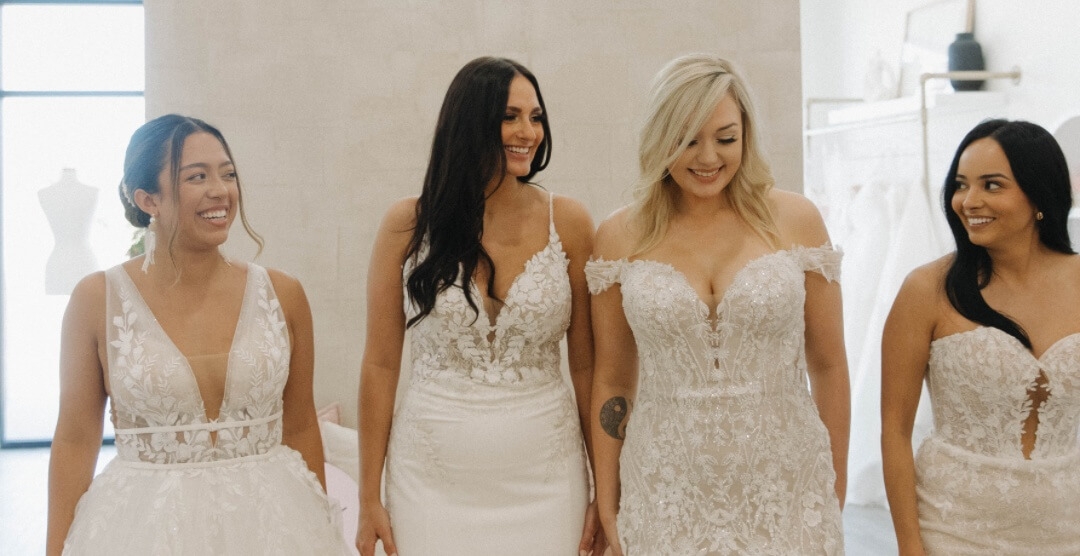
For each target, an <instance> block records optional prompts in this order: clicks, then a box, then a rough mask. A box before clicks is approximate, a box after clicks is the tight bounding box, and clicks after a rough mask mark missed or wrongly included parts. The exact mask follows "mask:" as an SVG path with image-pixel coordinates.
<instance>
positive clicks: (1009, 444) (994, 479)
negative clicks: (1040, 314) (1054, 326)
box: [915, 327, 1080, 556]
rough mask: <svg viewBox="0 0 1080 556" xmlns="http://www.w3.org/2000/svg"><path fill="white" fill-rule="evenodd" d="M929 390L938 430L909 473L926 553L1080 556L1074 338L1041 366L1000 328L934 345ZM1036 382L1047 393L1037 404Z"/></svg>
mask: <svg viewBox="0 0 1080 556" xmlns="http://www.w3.org/2000/svg"><path fill="white" fill-rule="evenodd" d="M1040 376H1041V377H1042V378H1041V379H1040ZM926 382H927V386H928V389H929V392H930V405H931V407H932V409H933V413H934V430H933V433H932V434H931V435H930V437H929V438H927V439H926V440H925V441H924V442H923V444H922V446H921V447H920V448H919V451H918V454H917V455H916V458H915V474H916V493H917V494H918V500H919V525H920V528H921V530H922V539H923V545H924V546H925V547H926V549H927V553H928V554H950V555H951V554H994V555H998V554H1015V555H1020V554H1038V555H1039V556H1050V555H1066V554H1068V555H1076V554H1080V445H1078V442H1077V435H1078V434H1080V334H1073V335H1071V336H1066V337H1065V338H1062V339H1060V340H1058V342H1057V343H1055V344H1054V345H1052V346H1050V347H1049V348H1047V350H1046V351H1045V352H1043V354H1042V355H1041V356H1040V357H1039V358H1036V357H1035V356H1034V355H1033V354H1032V353H1031V352H1030V351H1028V350H1027V349H1026V348H1024V346H1023V344H1021V343H1020V342H1019V341H1018V340H1016V338H1013V337H1012V336H1010V335H1008V334H1007V333H1005V332H1003V331H1001V330H999V329H997V328H990V327H980V328H976V329H974V330H970V331H967V332H961V333H958V334H953V335H950V336H945V337H942V338H938V339H937V340H934V342H933V343H932V344H931V345H930V361H929V365H928V370H927V375H926ZM1039 383H1042V386H1041V387H1040V388H1041V389H1044V390H1045V394H1047V395H1045V396H1033V393H1034V392H1036V391H1037V385H1038V384H1039ZM1043 398H1045V399H1043ZM1036 399H1039V400H1040V401H1039V403H1038V404H1037V405H1036V404H1035V403H1034V401H1035V400H1036ZM1032 413H1035V414H1036V415H1037V417H1038V423H1037V425H1036V428H1035V430H1034V432H1035V444H1034V448H1033V449H1032V451H1031V453H1030V454H1029V456H1030V459H1025V457H1024V453H1023V448H1022V444H1021V439H1022V437H1023V434H1024V428H1023V427H1024V423H1025V422H1027V421H1028V417H1029V415H1031V414H1032Z"/></svg>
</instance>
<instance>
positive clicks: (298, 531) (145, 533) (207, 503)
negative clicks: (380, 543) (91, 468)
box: [64, 446, 347, 556]
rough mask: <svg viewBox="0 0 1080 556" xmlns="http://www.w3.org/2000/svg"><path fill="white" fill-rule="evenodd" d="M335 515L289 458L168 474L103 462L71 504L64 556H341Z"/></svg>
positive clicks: (186, 467) (279, 454) (165, 469)
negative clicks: (105, 464) (97, 472)
mask: <svg viewBox="0 0 1080 556" xmlns="http://www.w3.org/2000/svg"><path fill="white" fill-rule="evenodd" d="M346 550H347V547H346V545H345V544H344V539H343V538H342V536H341V525H340V510H339V509H338V508H337V507H336V506H335V505H333V504H331V502H330V501H329V500H328V499H327V497H326V494H325V493H324V492H323V490H322V487H321V486H320V485H319V482H318V479H317V478H316V477H315V474H313V473H312V472H311V471H310V470H309V469H308V467H307V465H306V464H305V463H304V460H303V458H302V457H301V456H300V454H299V453H298V452H296V451H295V450H293V449H291V448H288V447H285V446H278V447H276V448H274V449H272V450H271V451H269V452H268V453H266V454H264V455H261V456H255V457H253V458H241V459H239V460H228V461H222V462H213V463H208V464H183V465H176V466H172V465H169V466H166V465H154V464H146V463H142V462H128V461H124V460H121V459H119V458H117V459H114V460H112V461H111V462H109V464H108V465H107V466H106V467H105V469H104V470H103V471H102V472H101V474H100V475H98V476H97V477H95V478H94V481H93V482H92V483H91V484H90V488H89V489H88V490H87V492H86V493H85V494H84V495H83V497H82V498H81V499H80V500H79V503H78V505H77V506H76V509H75V519H74V521H73V522H72V524H71V529H70V530H69V532H68V537H67V540H66V542H65V543H64V554H65V555H69V554H70V555H83V554H101V555H106V554H107V555H118V554H139V555H199V556H204V555H210V554H215V555H229V556H233V555H248V554H250V555H260V556H261V555H268V554H281V555H296V554H318V555H322V554H326V555H336V554H345V553H346Z"/></svg>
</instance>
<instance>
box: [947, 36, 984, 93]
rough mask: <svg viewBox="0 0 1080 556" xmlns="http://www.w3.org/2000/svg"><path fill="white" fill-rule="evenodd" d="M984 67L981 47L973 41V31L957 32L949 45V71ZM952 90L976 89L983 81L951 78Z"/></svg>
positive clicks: (980, 86) (977, 69) (979, 69)
mask: <svg viewBox="0 0 1080 556" xmlns="http://www.w3.org/2000/svg"><path fill="white" fill-rule="evenodd" d="M984 69H986V63H985V62H984V61H983V54H982V47H981V46H979V43H978V42H976V41H975V34H974V33H957V34H956V40H955V41H953V43H952V44H950V45H949V71H982V70H984ZM951 83H952V88H953V90H954V91H978V90H979V89H982V87H983V83H985V81H983V80H978V81H967V80H964V81H957V80H955V79H954V80H951Z"/></svg>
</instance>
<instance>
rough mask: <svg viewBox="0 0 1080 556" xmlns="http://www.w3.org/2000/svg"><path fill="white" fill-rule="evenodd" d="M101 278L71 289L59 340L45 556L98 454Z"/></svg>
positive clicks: (58, 543)
mask: <svg viewBox="0 0 1080 556" xmlns="http://www.w3.org/2000/svg"><path fill="white" fill-rule="evenodd" d="M104 333H105V275H104V274H102V273H100V272H98V273H95V274H92V275H90V276H88V277H86V278H84V279H83V280H82V281H80V282H79V284H78V285H76V286H75V289H74V291H72V293H71V300H70V301H69V302H68V306H67V311H65V313H64V321H63V325H62V331H61V336H60V414H59V418H58V419H57V422H56V433H55V434H54V435H53V443H52V452H51V455H50V457H49V523H48V533H47V537H46V553H47V554H49V555H58V554H60V552H61V551H62V550H63V547H64V539H66V538H67V534H68V529H69V528H70V527H71V521H72V520H73V519H74V517H75V504H76V503H78V501H79V498H80V497H82V495H83V493H85V492H86V489H87V488H89V487H90V481H91V480H92V479H93V476H94V465H95V464H96V463H97V456H98V453H99V452H100V451H101V433H102V422H103V420H104V413H105V401H106V398H107V397H108V396H107V394H106V387H105V377H104V373H103V370H102V369H103V365H102V363H101V357H102V356H103V355H104V352H103V351H99V350H103V349H104V343H103V340H102V338H103V337H104Z"/></svg>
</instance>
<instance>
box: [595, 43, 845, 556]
mask: <svg viewBox="0 0 1080 556" xmlns="http://www.w3.org/2000/svg"><path fill="white" fill-rule="evenodd" d="M756 123H757V122H756V121H755V119H754V111H753V106H752V103H751V99H750V96H749V94H748V91H747V89H746V86H745V85H744V83H743V80H742V79H741V78H740V77H739V75H738V74H736V73H734V71H733V70H732V68H731V64H730V63H729V62H727V61H726V60H723V59H721V58H718V57H716V56H713V55H708V54H695V55H689V56H684V57H681V58H677V59H675V60H673V61H672V62H670V63H669V64H668V65H667V66H666V67H665V68H664V69H663V70H661V72H660V73H659V75H658V76H657V77H656V80H655V81H654V84H653V87H652V95H651V102H650V105H649V107H648V111H647V117H646V120H645V124H644V127H643V130H642V133H641V145H640V149H639V158H640V164H641V179H640V181H639V184H638V186H637V188H636V190H635V196H636V199H635V202H634V203H632V204H631V205H629V206H626V207H624V208H622V209H620V210H618V211H616V212H615V213H614V214H613V215H612V216H610V217H609V218H608V219H607V220H605V221H604V222H603V223H602V224H601V225H600V228H599V230H598V231H597V237H596V244H595V249H594V260H592V261H590V262H589V264H588V265H587V266H586V275H587V277H588V280H589V288H590V291H591V292H592V293H593V302H592V313H593V334H594V337H595V350H596V363H595V366H594V382H593V394H592V399H593V406H592V407H593V409H592V415H591V426H592V427H593V429H594V432H593V439H594V450H595V459H596V492H597V506H598V509H599V512H600V516H601V522H602V523H603V525H604V528H605V531H606V533H607V536H608V539H609V541H610V542H611V545H612V548H613V551H614V553H615V554H624V553H629V554H639V555H640V554H698V553H709V554H712V553H724V554H727V553H750V554H796V553H798V554H808V553H826V554H840V553H842V552H843V536H842V531H841V529H842V526H841V519H840V507H841V501H842V500H843V499H844V488H845V474H844V471H845V466H846V458H847V443H848V438H847V436H848V420H849V409H850V402H849V398H848V395H849V394H848V392H849V386H848V374H847V364H846V357H845V353H844V343H843V326H842V319H841V303H840V287H839V284H838V283H837V278H838V276H837V275H838V272H839V267H840V253H839V252H837V251H835V250H833V249H832V247H831V246H830V244H829V238H828V234H827V233H826V231H825V227H824V224H823V222H822V220H821V217H820V215H819V214H818V212H817V210H816V209H815V208H814V206H813V205H812V204H811V203H810V202H809V201H807V200H806V199H805V198H803V197H801V196H799V195H796V194H794V193H788V192H784V191H778V190H776V189H774V188H773V179H772V176H771V172H770V170H769V167H768V164H767V163H766V161H765V159H764V157H763V156H762V154H761V149H760V147H759V144H758V141H759V139H758V135H757V132H758V130H757V126H756ZM807 380H809V384H810V389H809V390H808V389H807Z"/></svg>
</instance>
